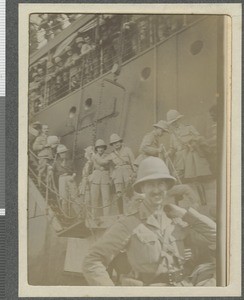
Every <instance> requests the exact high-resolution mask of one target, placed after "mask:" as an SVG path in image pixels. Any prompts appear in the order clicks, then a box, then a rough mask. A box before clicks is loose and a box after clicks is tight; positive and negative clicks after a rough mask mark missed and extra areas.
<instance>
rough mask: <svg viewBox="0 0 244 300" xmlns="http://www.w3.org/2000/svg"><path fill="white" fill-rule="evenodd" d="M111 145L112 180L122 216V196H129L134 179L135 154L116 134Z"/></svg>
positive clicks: (113, 135)
mask: <svg viewBox="0 0 244 300" xmlns="http://www.w3.org/2000/svg"><path fill="white" fill-rule="evenodd" d="M110 145H111V146H112V147H113V151H112V153H110V155H109V159H110V160H111V162H112V164H113V171H112V179H113V182H114V185H115V191H116V194H117V197H118V199H119V201H118V205H119V212H120V213H121V214H122V213H123V211H124V209H123V197H122V195H123V194H125V193H127V194H129V188H130V185H131V184H132V181H133V178H134V173H135V169H134V165H133V163H134V154H133V152H132V151H131V149H130V148H129V147H126V146H124V145H123V140H122V138H121V137H120V136H119V135H118V134H116V133H113V134H112V135H111V136H110Z"/></svg>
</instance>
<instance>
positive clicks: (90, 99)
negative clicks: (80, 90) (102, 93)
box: [84, 98, 92, 110]
mask: <svg viewBox="0 0 244 300" xmlns="http://www.w3.org/2000/svg"><path fill="white" fill-rule="evenodd" d="M91 106H92V98H87V99H86V101H85V103H84V108H85V110H88V109H89V108H91Z"/></svg>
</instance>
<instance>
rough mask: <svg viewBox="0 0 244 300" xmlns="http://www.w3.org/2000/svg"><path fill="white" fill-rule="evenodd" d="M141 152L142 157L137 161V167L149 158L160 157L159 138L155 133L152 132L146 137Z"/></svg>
mask: <svg viewBox="0 0 244 300" xmlns="http://www.w3.org/2000/svg"><path fill="white" fill-rule="evenodd" d="M139 152H140V155H139V156H138V157H137V158H136V161H135V164H136V165H139V164H140V162H141V161H142V160H143V159H145V158H146V157H148V156H156V157H158V156H159V136H158V135H157V134H156V132H155V131H151V132H149V133H147V134H146V135H145V136H144V138H143V140H142V142H141V146H140V149H139Z"/></svg>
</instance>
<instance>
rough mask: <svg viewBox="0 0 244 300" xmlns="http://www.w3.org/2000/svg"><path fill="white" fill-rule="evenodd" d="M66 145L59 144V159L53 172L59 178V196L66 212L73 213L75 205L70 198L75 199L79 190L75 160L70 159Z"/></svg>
mask: <svg viewBox="0 0 244 300" xmlns="http://www.w3.org/2000/svg"><path fill="white" fill-rule="evenodd" d="M67 151H68V149H67V148H66V146H65V145H62V144H60V145H58V147H57V155H58V157H57V159H56V161H55V163H54V165H53V173H54V175H55V177H56V179H57V180H58V190H59V196H60V197H61V205H62V209H63V211H64V213H66V214H69V215H71V214H72V207H73V205H71V204H70V202H69V200H71V201H75V199H76V197H77V195H78V190H77V186H76V183H75V176H76V173H75V172H74V165H73V162H72V161H71V160H70V159H68V157H67Z"/></svg>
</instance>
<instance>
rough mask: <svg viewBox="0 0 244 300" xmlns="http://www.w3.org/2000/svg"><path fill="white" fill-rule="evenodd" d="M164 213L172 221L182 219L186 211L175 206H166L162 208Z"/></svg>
mask: <svg viewBox="0 0 244 300" xmlns="http://www.w3.org/2000/svg"><path fill="white" fill-rule="evenodd" d="M164 212H165V213H166V215H167V217H168V218H170V219H174V218H182V217H183V216H184V215H185V213H186V212H187V210H186V209H184V208H182V207H179V206H177V205H175V204H167V205H165V206H164Z"/></svg>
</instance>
